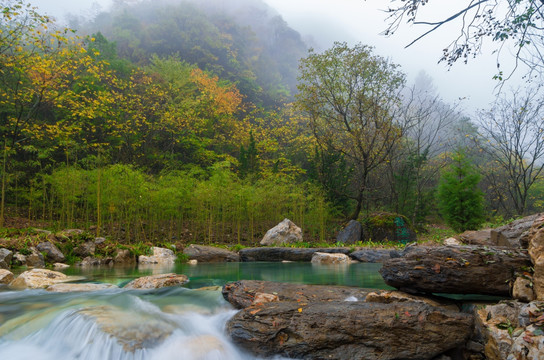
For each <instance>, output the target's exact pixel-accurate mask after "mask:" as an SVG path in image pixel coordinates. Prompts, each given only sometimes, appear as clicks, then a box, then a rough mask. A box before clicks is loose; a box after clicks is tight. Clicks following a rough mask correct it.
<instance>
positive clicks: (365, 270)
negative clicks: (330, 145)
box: [64, 262, 389, 289]
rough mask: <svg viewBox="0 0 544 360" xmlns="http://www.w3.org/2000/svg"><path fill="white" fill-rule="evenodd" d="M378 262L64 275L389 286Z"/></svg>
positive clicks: (196, 283) (117, 280)
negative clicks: (176, 276)
mask: <svg viewBox="0 0 544 360" xmlns="http://www.w3.org/2000/svg"><path fill="white" fill-rule="evenodd" d="M380 268H381V264H376V263H355V264H350V265H344V266H338V265H330V266H328V265H315V264H311V263H303V262H291V263H278V262H270V263H266V262H241V263H201V264H198V265H187V264H176V265H173V266H171V267H156V266H149V267H143V268H142V267H140V269H136V268H87V269H82V268H69V269H67V270H66V271H64V272H65V273H66V274H67V275H78V276H79V275H81V276H84V277H85V278H87V279H88V280H89V281H98V282H108V283H113V284H116V285H121V286H122V285H124V284H125V283H127V282H128V281H130V280H132V279H134V278H136V277H139V276H147V275H152V274H160V273H166V272H175V273H177V274H185V275H187V276H188V277H189V279H190V282H189V283H188V284H187V285H186V287H188V288H193V289H194V288H199V287H204V286H215V285H217V286H222V285H224V284H225V283H227V282H229V281H236V280H267V281H278V282H292V283H301V284H322V285H345V286H356V287H365V288H377V289H389V287H388V286H387V285H386V284H385V283H384V282H383V279H382V277H381V275H380V274H379V273H378V270H379V269H380Z"/></svg>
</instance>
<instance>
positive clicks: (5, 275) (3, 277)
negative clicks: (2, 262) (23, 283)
mask: <svg viewBox="0 0 544 360" xmlns="http://www.w3.org/2000/svg"><path fill="white" fill-rule="evenodd" d="M12 281H13V273H12V272H11V271H9V270H6V269H0V284H3V285H7V284H9V283H10V282H12Z"/></svg>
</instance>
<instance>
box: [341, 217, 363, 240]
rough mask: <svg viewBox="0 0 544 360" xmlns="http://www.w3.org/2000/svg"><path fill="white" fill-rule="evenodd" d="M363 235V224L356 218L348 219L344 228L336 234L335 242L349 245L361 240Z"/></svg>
mask: <svg viewBox="0 0 544 360" xmlns="http://www.w3.org/2000/svg"><path fill="white" fill-rule="evenodd" d="M362 236H363V226H362V225H361V223H360V222H358V221H357V220H350V221H349V222H348V224H347V225H346V227H345V228H343V229H342V230H340V231H339V232H338V235H336V242H338V243H341V244H345V245H351V244H355V243H357V242H359V241H361V239H362Z"/></svg>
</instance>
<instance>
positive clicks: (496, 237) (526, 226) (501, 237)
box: [491, 214, 543, 248]
mask: <svg viewBox="0 0 544 360" xmlns="http://www.w3.org/2000/svg"><path fill="white" fill-rule="evenodd" d="M542 215H543V214H534V215H530V216H526V217H524V218H522V219H518V220H515V221H512V222H511V223H509V224H506V225H504V226H501V227H498V228H496V229H493V230H491V241H492V242H493V243H495V244H496V245H498V246H510V247H515V248H518V247H523V248H527V245H528V241H527V236H528V235H529V230H530V229H531V227H532V225H533V223H534V222H535V220H537V219H538V218H539V217H541V216H542Z"/></svg>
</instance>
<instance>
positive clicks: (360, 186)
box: [0, 0, 544, 244]
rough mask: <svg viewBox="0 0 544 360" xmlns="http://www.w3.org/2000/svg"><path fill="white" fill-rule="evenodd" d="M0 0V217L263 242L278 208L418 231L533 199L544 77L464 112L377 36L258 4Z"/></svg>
mask: <svg viewBox="0 0 544 360" xmlns="http://www.w3.org/2000/svg"><path fill="white" fill-rule="evenodd" d="M0 5H1V8H2V14H1V15H0V18H1V24H0V159H1V162H0V174H1V179H0V181H1V204H0V212H1V213H0V228H9V227H10V226H12V225H13V224H12V222H13V221H14V219H16V218H25V219H29V220H32V221H36V222H44V223H48V224H53V226H54V227H56V228H59V229H60V228H73V227H81V228H86V229H88V230H91V231H93V232H95V233H96V236H106V235H107V236H111V237H112V238H116V239H120V240H123V241H126V242H129V243H133V242H140V241H144V242H153V241H164V239H169V241H170V240H171V241H173V242H175V241H182V242H185V243H187V242H200V243H223V244H236V243H238V244H254V243H256V242H257V241H259V240H260V238H262V236H263V234H264V233H265V232H266V230H267V229H269V228H270V227H272V226H274V225H275V224H277V223H278V222H279V221H281V220H282V219H283V218H289V219H291V220H292V221H294V222H295V223H296V224H297V225H299V226H300V227H302V228H303V230H304V234H305V239H308V241H321V242H325V241H332V242H334V237H335V234H336V232H337V231H338V229H339V228H341V227H342V226H343V225H344V224H345V223H346V221H347V220H349V219H363V218H365V217H367V216H369V215H370V214H373V213H376V212H391V213H398V214H402V215H404V216H405V218H406V219H407V220H408V221H409V222H411V223H412V224H413V225H414V226H416V228H417V229H419V231H424V230H425V228H426V226H427V225H428V224H431V223H432V224H437V223H439V224H442V223H444V222H445V223H447V224H448V225H449V226H452V227H453V228H454V229H456V230H465V229H475V228H478V227H479V226H481V224H482V223H483V222H484V221H497V220H498V219H509V218H512V217H516V216H521V215H525V214H528V213H532V212H536V211H542V210H544V202H543V200H542V199H543V198H544V179H542V177H541V170H542V156H543V154H544V148H543V144H542V139H540V136H539V134H540V133H541V132H542V131H543V130H542V129H543V126H544V124H543V120H541V119H542V118H543V113H542V112H543V111H544V109H543V108H542V107H543V105H544V103H543V102H542V100H540V98H539V97H538V94H539V91H540V89H538V88H531V89H530V90H513V91H510V92H508V93H507V94H504V93H503V95H501V96H499V97H498V98H497V100H496V103H495V104H493V105H492V106H490V107H489V109H487V110H482V111H481V112H479V113H478V115H477V116H474V117H472V118H471V117H468V116H467V115H465V114H464V113H463V112H462V111H461V110H460V105H459V104H455V103H453V104H450V103H446V102H445V101H443V100H442V99H441V97H440V95H439V94H438V93H437V91H436V90H435V88H434V86H433V84H432V79H430V78H429V77H428V76H427V75H426V74H425V73H423V72H422V73H421V74H419V75H418V77H417V80H416V81H415V83H413V84H410V83H408V82H407V80H406V74H404V73H403V71H402V69H401V68H400V67H399V66H398V65H396V64H394V63H392V62H390V61H389V60H388V59H386V58H384V57H381V56H380V54H377V53H375V51H374V49H373V48H371V47H368V46H366V45H364V44H358V45H355V46H349V45H347V44H345V43H342V42H338V43H335V45H334V46H333V47H332V48H330V49H326V50H323V51H321V50H319V51H318V50H314V49H312V48H311V47H310V46H309V45H308V44H307V43H306V42H305V41H304V40H303V38H302V37H301V35H300V34H299V33H297V32H296V31H295V30H293V29H292V28H290V27H289V25H288V24H287V23H286V22H285V21H284V20H283V19H282V18H281V16H279V15H278V14H277V13H276V12H275V11H274V10H273V9H271V8H270V7H268V6H267V5H266V4H265V3H263V2H261V1H260V0H236V1H229V7H228V8H227V7H226V6H225V5H224V2H222V1H219V0H199V1H196V0H194V1H184V2H180V1H165V0H154V1H151V0H146V1H137V2H134V1H123V0H120V1H116V2H115V3H114V6H113V7H112V8H111V9H109V10H108V11H107V12H102V13H100V14H98V15H97V16H96V17H94V18H92V19H77V18H74V19H72V21H71V22H70V27H65V26H64V25H61V24H59V23H57V22H56V21H55V20H54V19H53V18H51V17H49V16H47V15H45V14H42V13H40V12H39V11H38V10H36V9H35V8H34V7H33V5H32V4H31V1H30V2H29V1H27V0H0ZM340 40H341V39H340ZM448 191H449V192H448ZM451 193H456V194H458V195H459V194H460V195H459V196H461V200H459V201H461V202H459V201H458V203H457V205H455V204H454V205H452V204H451V203H450V204H449V205H448V204H447V202H448V201H447V200H448V196H450V197H451V196H453V195H447V194H451ZM441 194H442V195H441ZM444 194H446V195H444ZM463 196H466V197H467V199H468V200H466V199H462V197H463ZM440 199H442V200H440ZM444 199H446V200H444ZM474 199H476V201H475V202H474ZM478 199H480V200H478ZM450 200H451V199H450ZM459 204H460V205H459ZM448 206H449V207H448ZM452 206H453V208H455V209H456V210H455V209H454V210H452ZM459 208H461V210H459ZM448 209H449V210H448ZM466 209H468V210H470V211H472V212H469V214H472V215H470V219H472V220H474V221H465V220H462V221H460V220H459V218H458V217H457V218H455V216H454V217H453V218H452V212H455V211H457V212H459V211H460V212H466V211H465V210H466ZM474 214H475V215H474ZM465 215H466V214H465Z"/></svg>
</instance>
